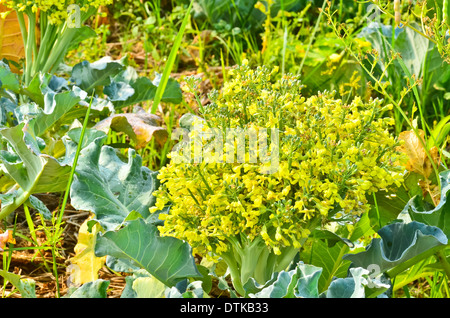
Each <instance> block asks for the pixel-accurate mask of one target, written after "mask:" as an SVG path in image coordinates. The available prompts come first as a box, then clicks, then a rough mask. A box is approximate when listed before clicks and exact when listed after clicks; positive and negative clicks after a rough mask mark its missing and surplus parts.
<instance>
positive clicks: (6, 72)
mask: <svg viewBox="0 0 450 318" xmlns="http://www.w3.org/2000/svg"><path fill="white" fill-rule="evenodd" d="M0 84H1V88H2V89H9V90H11V91H13V92H14V93H18V92H19V89H20V84H19V80H18V79H17V76H16V74H14V73H13V72H11V69H10V68H9V65H8V64H6V63H5V62H3V61H0Z"/></svg>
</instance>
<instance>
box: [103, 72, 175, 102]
mask: <svg viewBox="0 0 450 318" xmlns="http://www.w3.org/2000/svg"><path fill="white" fill-rule="evenodd" d="M159 83H160V75H159V74H157V76H156V78H155V79H154V80H153V82H152V81H151V80H150V79H149V78H147V77H138V75H137V73H136V70H134V69H133V68H131V67H128V68H127V69H126V70H124V71H123V72H121V73H119V74H118V75H117V76H115V77H114V78H113V79H112V82H111V84H109V85H108V86H105V89H104V93H105V95H107V96H108V97H109V99H110V100H111V102H112V103H113V104H114V107H115V108H123V107H126V106H130V105H135V104H138V103H141V102H145V101H148V100H152V99H154V97H155V94H156V91H157V89H158V85H159ZM182 97H183V96H182V92H181V89H180V84H179V83H178V82H177V81H176V80H174V79H172V78H169V79H168V82H167V85H166V87H165V89H164V94H163V96H162V99H161V101H163V102H167V103H173V104H179V103H181V101H182Z"/></svg>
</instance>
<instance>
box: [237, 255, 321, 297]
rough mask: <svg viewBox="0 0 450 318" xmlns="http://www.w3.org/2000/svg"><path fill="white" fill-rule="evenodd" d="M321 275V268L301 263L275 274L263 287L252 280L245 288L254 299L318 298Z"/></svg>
mask: <svg viewBox="0 0 450 318" xmlns="http://www.w3.org/2000/svg"><path fill="white" fill-rule="evenodd" d="M321 273H322V269H321V268H320V267H316V266H313V265H309V264H302V263H299V264H297V267H296V268H295V269H293V270H290V271H288V272H286V271H281V272H279V273H274V274H273V276H272V278H271V279H270V280H269V281H268V282H267V283H266V284H264V285H262V286H258V284H257V283H256V282H255V280H254V279H253V278H251V279H250V280H249V281H248V282H247V283H246V284H245V286H244V288H245V289H246V291H247V293H248V294H249V296H250V297H254V298H293V297H302V298H317V297H318V296H319V290H318V282H319V277H320V275H321Z"/></svg>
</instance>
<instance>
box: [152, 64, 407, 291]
mask: <svg viewBox="0 0 450 318" xmlns="http://www.w3.org/2000/svg"><path fill="white" fill-rule="evenodd" d="M276 72H278V69H277V68H275V69H273V70H269V69H267V68H265V67H258V68H257V69H250V68H249V67H248V66H247V65H246V64H245V63H244V65H242V66H240V67H238V68H237V69H235V70H233V72H232V74H231V75H232V76H233V79H232V80H230V81H228V82H226V83H225V84H224V87H223V89H222V91H221V92H220V93H219V92H213V94H211V95H210V98H211V99H212V103H211V104H210V105H208V106H206V107H205V109H204V114H203V117H204V118H206V121H205V120H198V122H194V123H193V127H194V129H193V130H191V132H190V133H189V136H190V140H183V143H185V145H189V144H193V147H192V148H193V149H194V151H193V153H194V155H195V156H192V158H191V160H184V161H183V160H180V159H181V158H185V157H186V154H187V155H188V157H189V154H190V153H191V154H192V148H188V151H186V148H184V149H182V147H180V148H178V149H177V150H176V151H173V152H172V153H171V162H170V164H168V165H167V166H165V167H163V168H162V169H161V171H160V174H159V175H158V178H159V179H160V180H161V186H160V188H159V189H158V190H157V191H156V192H155V196H156V206H155V207H154V208H152V209H151V212H156V211H159V210H162V209H163V208H164V207H165V206H170V209H169V211H168V212H167V213H161V214H159V217H160V219H162V220H164V225H162V226H160V227H159V230H160V233H161V235H166V236H174V237H177V238H179V239H182V240H185V241H187V242H188V243H189V244H190V245H191V246H192V247H193V249H194V253H197V254H200V255H202V256H203V257H206V258H209V259H213V260H219V259H223V260H224V261H225V262H226V264H227V265H228V268H229V272H230V274H231V278H232V281H233V285H234V287H235V289H236V291H237V292H238V293H239V294H240V295H245V288H244V286H245V284H246V282H247V281H248V280H249V279H250V278H254V279H255V280H256V282H258V283H259V284H264V283H265V282H266V281H268V280H269V279H270V278H271V275H272V274H273V273H274V272H279V271H281V270H285V269H286V268H287V267H288V266H289V265H290V263H291V262H292V261H293V259H294V257H295V256H296V254H297V253H298V251H299V249H300V247H301V246H302V245H303V244H304V242H305V241H306V239H307V238H308V237H309V235H310V233H311V232H312V231H313V230H314V229H316V228H319V227H321V226H323V225H325V224H327V223H329V222H336V221H337V222H338V223H339V224H341V225H342V226H347V227H349V226H350V227H351V226H353V224H354V223H355V222H356V221H357V220H358V218H359V217H360V216H361V214H363V213H367V212H368V210H369V208H370V206H369V203H368V200H367V199H366V196H368V195H372V194H373V193H375V192H377V191H380V190H388V189H389V188H390V187H395V186H399V185H400V183H401V182H402V181H403V172H404V167H403V164H404V162H405V160H406V158H405V156H404V154H402V153H401V152H399V151H398V150H397V147H398V145H399V143H398V142H397V140H396V139H395V138H394V137H393V136H392V135H391V134H390V132H389V127H390V126H391V125H393V124H394V122H393V119H392V118H383V117H382V113H383V112H384V111H385V110H387V109H388V108H389V107H390V106H382V103H381V101H380V100H371V101H370V102H368V103H364V102H363V101H362V100H361V99H359V98H356V99H354V100H353V101H352V102H351V103H350V104H345V103H343V102H342V100H339V99H334V98H333V94H332V93H330V92H323V93H321V94H319V95H317V96H312V97H310V98H308V99H306V98H304V97H303V96H302V95H301V89H302V85H301V83H300V81H299V79H298V78H297V77H296V76H293V75H290V74H287V75H284V76H282V78H281V79H279V80H277V81H275V82H273V81H271V77H272V75H273V74H276ZM205 123H206V124H205ZM199 127H200V128H199ZM238 128H239V129H241V131H243V132H247V134H246V137H245V138H246V139H245V143H242V142H241V143H240V142H239V141H238V140H237V139H234V140H233V139H228V138H227V137H228V133H229V132H230V130H232V129H238ZM211 131H214V134H213V135H215V137H216V140H213V141H211V139H210V138H206V136H208V134H209V136H211ZM250 131H254V132H255V133H254V134H251V133H249V132H250ZM274 131H276V132H278V136H279V137H278V142H277V143H274V142H273V141H274V140H273V139H271V138H266V139H268V140H271V142H270V143H269V142H267V141H268V140H265V141H266V144H265V143H264V142H262V141H264V140H263V139H264V138H263V137H268V136H269V135H271V136H273V134H274ZM262 132H265V133H267V132H269V133H268V134H263V133H262ZM251 136H253V137H251ZM255 136H256V137H255ZM219 137H221V138H219ZM217 141H223V142H222V143H221V142H217ZM199 144H200V145H201V146H203V153H202V155H203V156H199V154H200V152H198V150H196V148H195V147H196V146H199ZM211 145H214V147H212V148H211V147H210V146H211ZM255 145H257V146H258V147H256V146H255ZM230 146H231V147H230ZM274 146H276V147H278V149H275V147H274ZM235 147H236V148H237V149H238V150H239V149H240V150H242V149H245V155H242V156H241V158H240V159H239V154H238V156H237V159H235V160H231V161H230V160H228V159H229V157H227V150H229V149H230V148H231V149H234V148H235ZM275 151H276V153H277V154H278V158H277V159H278V160H277V161H276V162H277V163H278V164H277V166H276V169H275V171H271V172H270V173H267V170H266V169H265V168H267V165H268V164H269V163H268V162H267V161H265V160H263V159H264V155H265V156H267V155H268V154H273V153H274V152H275ZM263 154H264V155H263ZM183 156H184V157H183ZM199 157H201V158H203V160H198V159H199ZM255 158H256V159H257V158H259V159H258V160H256V161H255ZM194 159H195V160H194ZM211 159H213V160H211ZM243 159H244V160H243Z"/></svg>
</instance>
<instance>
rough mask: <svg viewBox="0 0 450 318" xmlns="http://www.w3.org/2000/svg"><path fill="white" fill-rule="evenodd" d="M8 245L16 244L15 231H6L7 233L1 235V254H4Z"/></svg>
mask: <svg viewBox="0 0 450 318" xmlns="http://www.w3.org/2000/svg"><path fill="white" fill-rule="evenodd" d="M6 243H12V244H15V243H16V240H15V239H14V237H13V231H11V230H6V232H5V233H1V234H0V252H3V248H4V247H5V245H6Z"/></svg>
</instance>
